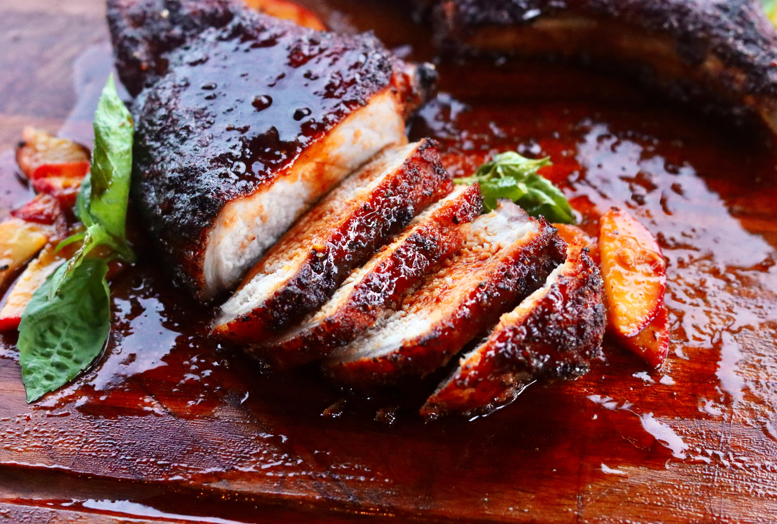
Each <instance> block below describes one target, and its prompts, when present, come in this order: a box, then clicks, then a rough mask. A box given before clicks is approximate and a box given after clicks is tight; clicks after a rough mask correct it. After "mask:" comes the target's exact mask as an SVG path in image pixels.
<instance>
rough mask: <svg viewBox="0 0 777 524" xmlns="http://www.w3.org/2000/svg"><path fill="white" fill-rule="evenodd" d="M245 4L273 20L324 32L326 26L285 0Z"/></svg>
mask: <svg viewBox="0 0 777 524" xmlns="http://www.w3.org/2000/svg"><path fill="white" fill-rule="evenodd" d="M245 3H246V5H247V6H248V7H250V8H252V9H256V10H257V11H261V12H262V13H265V14H268V15H270V16H274V17H275V18H281V19H283V20H291V21H292V22H294V23H295V24H297V25H301V26H302V27H309V28H311V29H317V30H319V31H325V30H326V26H325V25H324V23H323V22H322V21H321V19H320V18H319V17H318V16H316V15H315V14H314V13H313V12H312V11H310V10H308V9H306V8H304V7H302V6H301V5H299V4H296V3H294V2H289V1H287V0H245Z"/></svg>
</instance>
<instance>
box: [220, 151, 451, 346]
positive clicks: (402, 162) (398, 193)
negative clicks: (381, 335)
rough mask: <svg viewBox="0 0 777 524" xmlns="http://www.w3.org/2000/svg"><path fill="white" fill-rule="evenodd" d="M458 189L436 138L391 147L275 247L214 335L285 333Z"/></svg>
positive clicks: (244, 338) (245, 337)
mask: <svg viewBox="0 0 777 524" xmlns="http://www.w3.org/2000/svg"><path fill="white" fill-rule="evenodd" d="M452 189H453V183H452V181H451V177H450V175H449V174H448V172H447V171H445V169H444V168H443V167H442V164H441V163H440V157H439V155H438V154H437V149H436V147H435V144H434V142H433V141H432V140H430V139H425V140H423V141H421V142H416V143H413V144H408V145H405V146H392V147H389V148H386V149H385V150H384V151H382V152H381V153H380V154H379V155H377V156H376V157H375V158H374V159H373V160H372V161H371V162H370V163H368V164H367V165H366V166H364V167H362V168H361V169H360V170H359V171H358V172H356V173H354V174H353V175H351V176H350V177H349V178H348V179H347V180H345V182H343V183H342V184H341V185H340V186H339V187H337V188H336V189H335V190H334V191H332V192H331V193H330V194H329V195H327V196H326V198H324V200H323V201H321V202H320V203H319V204H318V205H317V206H316V207H314V208H313V209H312V210H310V211H309V212H308V213H307V214H306V215H305V216H304V217H302V218H301V219H300V220H299V221H298V222H297V223H296V224H294V227H292V228H291V229H290V230H289V231H288V232H287V233H286V234H285V235H284V236H283V238H281V239H280V240H279V241H278V243H277V244H275V246H273V248H272V249H271V250H270V251H269V252H268V253H267V255H266V256H265V257H264V258H262V260H260V261H259V263H258V264H257V265H256V266H255V267H254V268H253V269H252V270H251V271H250V272H249V273H248V275H247V276H246V278H245V280H243V283H242V284H241V285H240V287H239V288H238V289H237V291H235V294H234V295H232V297H231V298H230V299H229V300H228V301H227V302H226V303H225V304H224V305H223V306H222V307H221V316H220V317H219V318H218V320H217V325H216V327H215V329H214V332H215V333H216V334H218V335H219V336H221V337H224V338H227V339H230V340H233V341H237V342H243V343H251V342H256V341H262V340H265V339H266V338H267V337H272V336H274V335H278V334H279V333H281V332H283V331H285V330H286V329H288V328H289V327H291V326H292V325H293V324H294V323H295V322H298V321H300V320H302V319H303V318H304V317H305V315H307V314H308V313H310V312H312V311H314V310H316V309H317V308H319V307H320V306H321V305H323V304H324V303H325V302H326V301H327V300H328V299H329V298H330V297H331V296H332V294H334V292H335V291H336V290H337V288H338V287H339V286H340V284H341V283H342V282H343V281H344V280H345V279H346V278H347V277H348V275H349V274H350V273H351V271H352V270H353V269H355V268H357V267H359V266H361V265H362V264H363V263H364V262H366V261H367V260H368V259H369V258H370V257H371V256H372V254H373V253H374V252H375V251H376V250H377V249H378V248H380V246H382V245H383V244H384V243H385V242H386V241H388V240H389V238H390V236H391V235H392V234H395V233H398V232H399V231H401V230H402V229H403V228H404V227H405V226H406V225H407V224H408V223H409V222H410V221H411V220H412V219H413V217H414V216H415V215H416V214H417V213H419V212H420V211H421V210H423V209H424V208H425V207H426V206H427V205H429V204H431V203H432V202H435V201H437V200H438V199H439V198H440V197H442V196H444V195H446V194H448V193H450V191H451V190H452Z"/></svg>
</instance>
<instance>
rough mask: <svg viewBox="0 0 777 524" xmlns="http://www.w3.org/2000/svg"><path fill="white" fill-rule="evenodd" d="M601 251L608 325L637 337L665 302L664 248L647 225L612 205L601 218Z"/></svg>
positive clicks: (616, 331)
mask: <svg viewBox="0 0 777 524" xmlns="http://www.w3.org/2000/svg"><path fill="white" fill-rule="evenodd" d="M599 253H600V256H601V267H602V277H603V278H604V289H605V293H606V295H607V304H608V309H609V311H608V320H609V327H610V328H611V330H612V331H614V332H615V333H616V334H617V335H619V336H621V337H627V338H628V337H634V336H635V335H637V334H638V333H639V332H640V331H642V330H643V329H644V328H645V326H647V325H648V324H649V323H650V321H651V320H653V317H655V316H656V314H657V313H658V312H659V310H660V308H661V307H662V306H663V304H664V291H665V290H666V262H665V261H664V257H663V255H662V254H661V248H660V247H659V245H658V242H656V239H655V238H654V237H653V235H651V234H650V231H648V230H647V229H646V228H645V226H643V225H642V224H640V223H639V222H637V221H636V220H635V219H633V218H632V217H631V216H629V215H628V214H627V213H626V212H625V211H622V210H620V209H618V208H615V207H613V208H612V209H610V210H609V211H608V212H607V213H605V214H604V216H602V218H601V221H600V230H599Z"/></svg>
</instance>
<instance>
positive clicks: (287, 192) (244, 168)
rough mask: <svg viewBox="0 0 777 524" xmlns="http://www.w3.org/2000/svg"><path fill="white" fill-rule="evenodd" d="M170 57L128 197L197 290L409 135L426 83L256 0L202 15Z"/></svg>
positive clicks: (357, 44) (137, 112) (216, 287)
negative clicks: (221, 15)
mask: <svg viewBox="0 0 777 524" xmlns="http://www.w3.org/2000/svg"><path fill="white" fill-rule="evenodd" d="M200 1H201V0H200ZM209 1H210V0H208V2H209ZM206 5H210V4H208V3H207V2H206ZM116 16H118V15H116ZM174 16H183V15H180V14H176V15H173V13H172V12H171V13H170V14H169V15H168V17H174ZM206 18H207V19H208V20H210V18H208V17H206ZM114 25H115V24H114ZM174 25H180V23H177V24H174ZM166 27H167V26H165V25H164V24H162V25H160V28H159V30H164V29H165V28H166ZM185 27H188V26H185ZM119 30H121V27H119ZM127 30H129V29H127ZM182 31H183V30H182ZM132 34H133V35H134V34H135V33H132ZM144 34H145V32H141V33H140V36H139V37H138V38H141V37H142V36H143V35H144ZM181 38H183V37H181ZM114 39H115V40H117V41H119V42H125V40H127V37H125V36H123V35H121V34H114ZM174 41H175V42H178V41H180V38H179V39H175V40H174ZM125 43H126V42H125ZM149 45H151V44H149ZM160 45H161V44H160ZM165 45H167V44H165ZM118 49H119V50H118V54H119V56H121V55H122V53H123V51H122V49H123V48H122V47H121V46H119V48H118ZM129 49H130V50H131V49H132V47H130V48H129ZM149 52H150V51H149ZM164 60H165V61H166V62H169V65H168V67H167V68H166V72H165V73H164V75H162V76H161V77H159V78H158V79H157V80H156V81H154V82H153V83H151V84H150V85H149V86H147V87H146V88H145V89H144V90H143V91H142V92H141V94H140V95H139V97H138V98H137V99H136V101H135V103H134V116H135V121H136V126H137V128H136V135H135V162H134V171H133V184H132V191H133V198H134V201H135V203H136V204H137V206H138V208H139V209H140V211H141V214H142V216H143V218H144V219H145V222H146V225H147V226H148V229H149V230H150V233H151V236H152V238H155V239H156V240H157V242H158V243H159V246H160V247H161V250H162V253H163V254H164V255H166V256H167V257H168V259H169V261H170V262H171V264H170V265H171V266H172V268H173V270H174V271H175V273H176V276H177V277H178V280H179V282H182V283H183V284H184V285H186V286H187V287H188V288H189V289H190V290H191V291H193V292H194V294H195V295H196V296H198V297H199V298H201V299H210V298H213V297H214V296H216V295H218V294H219V293H220V292H222V291H225V290H228V289H231V288H233V287H234V286H235V285H237V283H238V282H240V279H241V278H242V277H243V275H244V273H245V271H246V270H247V269H248V268H250V267H251V266H252V265H253V264H254V263H255V262H256V261H257V260H258V259H259V257H260V256H261V254H262V253H263V252H264V251H266V250H267V249H268V248H269V247H270V246H272V244H273V243H274V242H275V241H276V240H277V239H278V238H279V237H280V236H281V235H282V234H283V233H284V232H285V231H286V230H287V229H288V227H290V226H291V224H292V223H293V222H294V220H295V219H296V218H298V217H299V216H300V215H301V214H302V213H303V212H304V211H305V210H306V209H308V208H309V207H310V206H311V205H312V204H313V203H314V202H315V201H317V200H318V199H319V198H320V197H321V196H322V195H323V194H325V193H326V192H327V191H328V190H329V189H330V188H331V187H333V186H334V185H335V184H336V183H337V182H339V181H340V180H342V178H344V177H345V176H346V175H347V174H348V173H350V172H352V171H353V170H354V169H356V168H357V167H358V166H360V165H362V164H363V163H364V162H366V161H367V160H369V159H370V158H371V157H372V156H373V155H375V154H376V153H377V152H378V151H380V150H381V149H383V148H384V147H385V146H387V145H389V144H392V143H402V142H403V141H404V140H405V137H404V127H405V125H404V122H405V118H406V116H407V115H408V113H409V111H410V110H411V109H412V108H414V107H415V106H416V104H417V103H419V101H420V100H421V99H422V98H423V96H424V86H425V85H426V84H424V86H422V85H421V84H419V82H421V76H424V75H420V74H418V69H417V68H415V67H414V66H410V65H408V64H405V63H403V62H401V61H399V60H397V59H396V58H395V57H393V56H392V55H391V54H390V53H389V52H388V51H386V50H385V48H384V47H383V46H382V45H381V44H380V42H378V40H377V39H376V38H375V37H373V36H372V35H368V34H364V35H355V36H351V35H337V34H333V33H327V32H321V31H315V30H311V29H307V28H303V27H300V26H297V25H295V24H293V23H291V22H287V21H283V20H279V19H277V18H273V17H270V16H267V15H263V14H260V13H256V12H253V11H251V10H248V9H233V17H232V20H231V21H230V22H229V23H227V24H226V25H224V26H223V27H220V28H215V27H211V28H208V27H207V24H205V25H203V26H202V27H200V30H199V32H198V33H197V35H196V37H195V36H193V37H191V38H190V39H189V40H188V41H187V43H186V45H185V46H183V47H180V48H178V49H177V50H175V51H172V52H170V53H168V54H167V55H165V57H164ZM133 64H134V63H133ZM125 65H126V67H127V68H130V66H131V65H132V64H125ZM135 65H136V66H137V65H138V64H135ZM424 78H426V77H424Z"/></svg>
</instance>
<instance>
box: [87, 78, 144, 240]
mask: <svg viewBox="0 0 777 524" xmlns="http://www.w3.org/2000/svg"><path fill="white" fill-rule="evenodd" d="M133 133H134V128H133V125H132V117H131V116H130V113H129V111H127V108H126V107H125V106H124V103H123V102H122V101H121V99H120V98H119V95H118V93H117V92H116V84H115V83H114V81H113V76H112V75H111V76H110V77H109V78H108V83H107V84H106V86H105V89H103V92H102V96H100V101H99V103H98V104H97V112H96V113H95V114H94V151H93V153H92V169H91V175H90V182H91V184H90V185H91V188H89V189H90V191H89V210H88V211H89V214H90V215H91V217H92V219H93V220H94V222H95V223H98V224H101V225H102V226H103V227H104V228H105V231H106V232H108V234H109V235H111V236H112V237H114V238H116V239H117V241H126V238H127V231H126V223H127V202H128V199H129V185H130V175H131V172H132V136H133Z"/></svg>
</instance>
